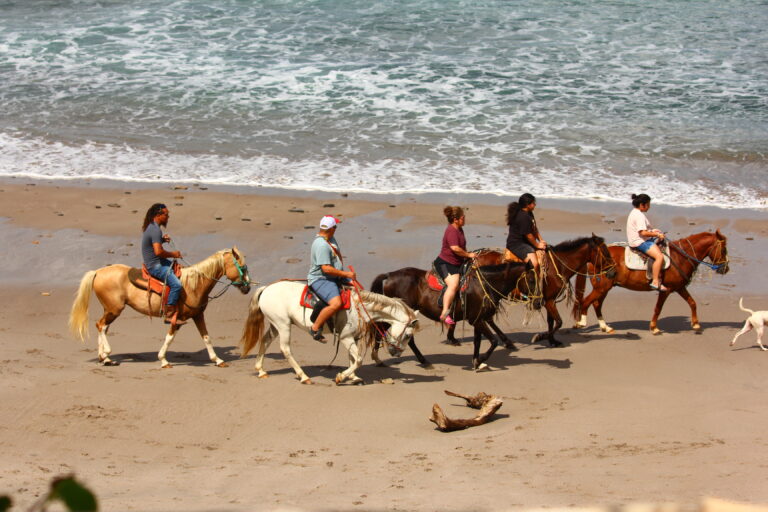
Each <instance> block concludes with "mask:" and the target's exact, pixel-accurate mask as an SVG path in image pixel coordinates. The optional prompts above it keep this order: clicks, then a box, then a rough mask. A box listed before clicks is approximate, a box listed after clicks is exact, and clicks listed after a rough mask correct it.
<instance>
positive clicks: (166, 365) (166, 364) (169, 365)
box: [160, 363, 173, 368]
mask: <svg viewBox="0 0 768 512" xmlns="http://www.w3.org/2000/svg"><path fill="white" fill-rule="evenodd" d="M160 368H173V365H172V364H171V363H165V364H164V365H163V366H161V367H160Z"/></svg>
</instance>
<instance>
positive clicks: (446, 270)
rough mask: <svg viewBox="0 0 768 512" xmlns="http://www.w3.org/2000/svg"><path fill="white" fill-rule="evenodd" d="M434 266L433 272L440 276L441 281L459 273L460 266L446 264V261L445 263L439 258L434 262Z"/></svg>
mask: <svg viewBox="0 0 768 512" xmlns="http://www.w3.org/2000/svg"><path fill="white" fill-rule="evenodd" d="M434 265H435V270H437V273H438V274H439V275H440V278H441V279H445V278H446V277H448V276H450V275H451V274H460V273H461V265H454V264H453V263H448V262H447V261H445V260H444V259H442V258H441V257H439V256H438V257H437V259H436V260H435V263H434Z"/></svg>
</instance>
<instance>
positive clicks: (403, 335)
mask: <svg viewBox="0 0 768 512" xmlns="http://www.w3.org/2000/svg"><path fill="white" fill-rule="evenodd" d="M403 310H404V316H403V318H402V319H400V318H397V319H393V320H392V323H391V324H390V327H389V329H388V330H387V331H386V332H385V333H384V341H385V342H386V343H387V350H388V351H389V355H390V356H392V357H397V356H399V355H400V354H402V353H403V350H405V346H406V345H408V342H409V341H411V339H412V338H413V333H415V332H416V331H417V330H418V329H419V319H418V316H417V315H418V314H419V312H418V311H413V310H412V309H411V308H409V307H408V306H406V305H405V304H403ZM398 316H399V315H398Z"/></svg>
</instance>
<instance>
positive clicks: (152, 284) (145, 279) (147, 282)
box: [128, 262, 182, 304]
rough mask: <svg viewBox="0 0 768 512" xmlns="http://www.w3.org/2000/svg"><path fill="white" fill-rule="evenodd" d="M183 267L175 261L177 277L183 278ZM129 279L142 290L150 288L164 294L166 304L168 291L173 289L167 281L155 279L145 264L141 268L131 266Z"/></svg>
mask: <svg viewBox="0 0 768 512" xmlns="http://www.w3.org/2000/svg"><path fill="white" fill-rule="evenodd" d="M181 269H182V266H181V265H180V264H179V263H178V262H174V263H173V273H174V274H176V277H178V278H179V279H181ZM128 280H129V281H130V282H131V284H132V285H134V286H135V287H137V288H139V289H141V290H146V289H147V288H149V290H150V292H152V293H156V294H158V295H162V296H163V303H164V304H165V303H167V302H168V292H170V291H171V290H170V288H169V287H167V286H165V283H163V282H162V281H160V280H159V279H155V278H154V277H152V276H151V275H149V271H147V267H146V266H145V265H142V266H141V270H139V269H138V268H131V269H130V270H129V271H128Z"/></svg>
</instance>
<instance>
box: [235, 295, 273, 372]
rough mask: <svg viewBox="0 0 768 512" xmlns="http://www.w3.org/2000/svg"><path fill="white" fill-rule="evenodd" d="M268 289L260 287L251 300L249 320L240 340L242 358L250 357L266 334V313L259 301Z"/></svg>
mask: <svg viewBox="0 0 768 512" xmlns="http://www.w3.org/2000/svg"><path fill="white" fill-rule="evenodd" d="M266 288H267V287H266V286H262V287H260V288H259V289H257V290H256V293H255V294H254V295H253V297H252V298H251V304H250V306H249V307H248V318H247V319H246V321H245V327H244V328H243V337H242V338H241V339H240V348H241V351H240V357H241V358H242V357H245V356H247V355H248V353H249V352H250V351H251V350H252V349H253V347H254V346H255V345H256V343H257V342H258V341H260V340H261V337H262V335H263V334H264V312H262V311H261V306H260V305H259V299H260V298H261V294H262V292H264V290H265V289H266Z"/></svg>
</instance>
